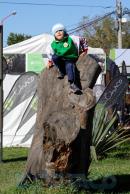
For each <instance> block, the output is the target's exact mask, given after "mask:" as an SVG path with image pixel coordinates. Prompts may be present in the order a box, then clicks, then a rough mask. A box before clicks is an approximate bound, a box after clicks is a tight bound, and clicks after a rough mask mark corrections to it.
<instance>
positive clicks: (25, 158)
mask: <svg viewBox="0 0 130 194" xmlns="http://www.w3.org/2000/svg"><path fill="white" fill-rule="evenodd" d="M26 160H27V157H19V158H11V159H3V163H7V162H20V161H21V162H22V161H26Z"/></svg>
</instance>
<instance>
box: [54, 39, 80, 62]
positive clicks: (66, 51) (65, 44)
mask: <svg viewBox="0 0 130 194" xmlns="http://www.w3.org/2000/svg"><path fill="white" fill-rule="evenodd" d="M51 47H52V49H53V50H54V53H55V54H56V55H57V56H62V57H64V58H66V59H77V58H78V49H77V48H76V46H75V44H74V42H73V40H72V38H70V37H69V36H67V37H64V38H63V39H62V40H60V41H58V40H54V41H53V42H52V43H51Z"/></svg>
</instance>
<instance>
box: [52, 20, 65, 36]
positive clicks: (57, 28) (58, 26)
mask: <svg viewBox="0 0 130 194" xmlns="http://www.w3.org/2000/svg"><path fill="white" fill-rule="evenodd" d="M59 30H63V31H64V32H66V29H65V27H64V25H63V24H60V23H58V24H55V25H54V26H53V27H52V34H53V35H55V33H56V32H57V31H59Z"/></svg>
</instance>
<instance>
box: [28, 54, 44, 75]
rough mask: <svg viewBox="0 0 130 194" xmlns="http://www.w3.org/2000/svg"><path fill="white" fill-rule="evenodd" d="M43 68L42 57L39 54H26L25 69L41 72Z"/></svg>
mask: <svg viewBox="0 0 130 194" xmlns="http://www.w3.org/2000/svg"><path fill="white" fill-rule="evenodd" d="M44 68H45V63H44V59H43V57H42V55H41V54H38V53H28V54H26V71H33V72H36V73H39V72H41V71H42V70H43V69H44Z"/></svg>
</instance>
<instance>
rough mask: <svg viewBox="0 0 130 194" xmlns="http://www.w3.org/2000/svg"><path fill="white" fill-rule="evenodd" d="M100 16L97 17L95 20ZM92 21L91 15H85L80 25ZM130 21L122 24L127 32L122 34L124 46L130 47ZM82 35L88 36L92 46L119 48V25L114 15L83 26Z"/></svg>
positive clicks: (123, 30)
mask: <svg viewBox="0 0 130 194" xmlns="http://www.w3.org/2000/svg"><path fill="white" fill-rule="evenodd" d="M96 18H98V17H95V18H94V19H93V21H94V20H95V19H96ZM89 22H91V20H90V19H89V17H87V16H85V17H83V19H82V21H81V22H80V24H79V26H81V25H84V26H86V25H85V24H87V23H89ZM129 27H130V22H129V21H128V22H127V24H122V32H125V33H124V35H122V38H123V48H130V33H129V29H130V28H129ZM80 35H82V36H84V37H86V38H87V40H88V43H89V45H90V46H91V47H95V48H97V47H99V48H117V39H118V38H117V26H116V22H115V18H113V17H112V16H108V17H106V18H104V19H103V20H101V21H99V22H97V23H93V24H92V25H88V26H87V27H84V28H82V30H81V31H80Z"/></svg>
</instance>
